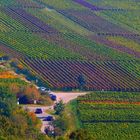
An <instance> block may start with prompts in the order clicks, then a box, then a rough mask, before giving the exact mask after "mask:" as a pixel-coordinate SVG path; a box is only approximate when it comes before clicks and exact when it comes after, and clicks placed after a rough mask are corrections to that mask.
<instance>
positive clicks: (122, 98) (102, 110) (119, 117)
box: [77, 92, 140, 140]
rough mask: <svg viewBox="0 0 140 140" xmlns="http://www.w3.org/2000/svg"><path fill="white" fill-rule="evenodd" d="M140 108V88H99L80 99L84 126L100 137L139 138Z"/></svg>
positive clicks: (78, 114) (94, 135)
mask: <svg viewBox="0 0 140 140" xmlns="http://www.w3.org/2000/svg"><path fill="white" fill-rule="evenodd" d="M139 111H140V93H138V92H137V93H134V92H133V93H131V92H126V93H125V94H124V93H123V92H95V93H91V94H90V95H86V96H81V97H79V98H78V100H77V117H78V119H79V121H80V123H81V127H82V128H84V129H86V130H87V131H88V132H90V133H91V134H92V135H93V137H94V138H95V139H97V140H108V139H109V140H117V139H120V140H126V139H129V140H132V139H135V140H139V139H140V135H139V133H140V127H139V126H140V119H139V118H140V113H139Z"/></svg>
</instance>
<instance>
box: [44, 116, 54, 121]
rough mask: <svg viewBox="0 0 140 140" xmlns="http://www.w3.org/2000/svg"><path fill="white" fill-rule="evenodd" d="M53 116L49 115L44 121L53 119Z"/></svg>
mask: <svg viewBox="0 0 140 140" xmlns="http://www.w3.org/2000/svg"><path fill="white" fill-rule="evenodd" d="M53 120H54V119H53V116H47V117H46V118H45V119H43V121H53Z"/></svg>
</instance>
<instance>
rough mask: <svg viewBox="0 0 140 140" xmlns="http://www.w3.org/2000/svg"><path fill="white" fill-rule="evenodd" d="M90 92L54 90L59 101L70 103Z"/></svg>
mask: <svg viewBox="0 0 140 140" xmlns="http://www.w3.org/2000/svg"><path fill="white" fill-rule="evenodd" d="M87 93H88V92H52V94H54V95H56V97H57V101H59V100H63V103H68V102H70V101H71V100H73V99H76V98H77V97H78V96H81V95H85V94H87Z"/></svg>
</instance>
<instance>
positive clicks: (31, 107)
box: [24, 106, 54, 133]
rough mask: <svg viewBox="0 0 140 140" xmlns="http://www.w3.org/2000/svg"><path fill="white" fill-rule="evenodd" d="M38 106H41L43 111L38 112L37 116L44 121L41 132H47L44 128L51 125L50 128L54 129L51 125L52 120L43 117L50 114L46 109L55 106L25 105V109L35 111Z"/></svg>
mask: <svg viewBox="0 0 140 140" xmlns="http://www.w3.org/2000/svg"><path fill="white" fill-rule="evenodd" d="M37 108H41V109H42V112H43V113H42V114H36V116H37V118H39V119H40V120H41V122H42V127H41V132H42V133H45V131H44V130H45V128H46V127H50V129H51V130H53V129H54V127H53V126H52V125H51V122H48V121H43V119H45V118H46V117H47V116H49V115H50V114H47V113H46V110H48V109H53V106H24V109H25V110H26V109H28V110H29V111H30V112H35V110H36V109H37Z"/></svg>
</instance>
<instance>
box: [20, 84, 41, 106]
mask: <svg viewBox="0 0 140 140" xmlns="http://www.w3.org/2000/svg"><path fill="white" fill-rule="evenodd" d="M18 98H19V102H20V103H22V104H27V103H33V102H34V100H39V98H40V93H39V91H38V89H37V88H36V87H35V86H33V85H30V86H26V87H25V88H24V89H23V91H22V92H20V93H19V94H18Z"/></svg>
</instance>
